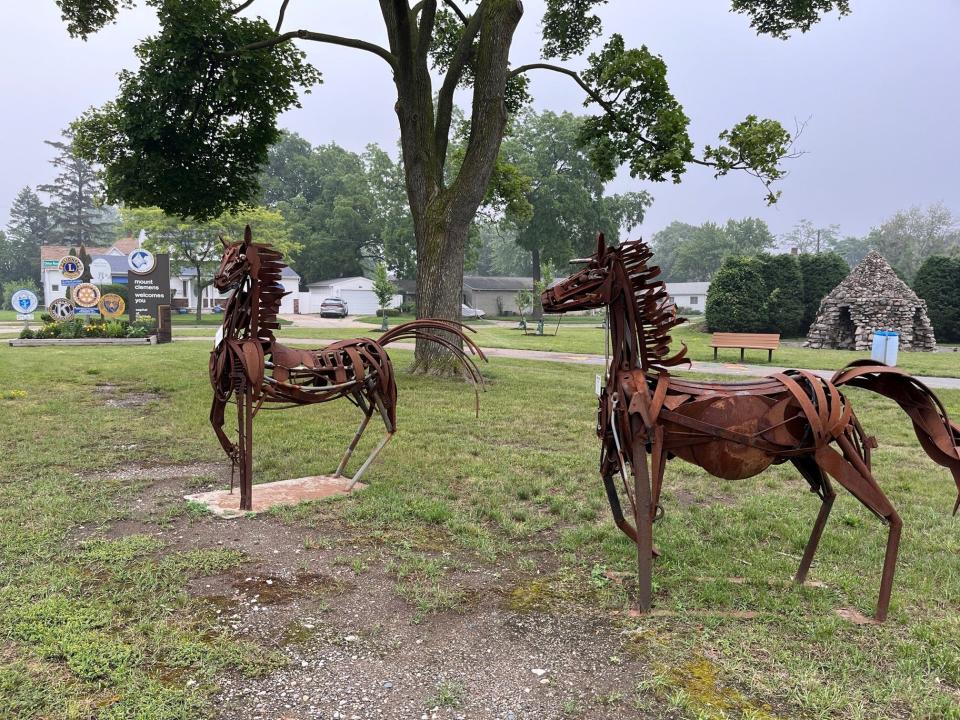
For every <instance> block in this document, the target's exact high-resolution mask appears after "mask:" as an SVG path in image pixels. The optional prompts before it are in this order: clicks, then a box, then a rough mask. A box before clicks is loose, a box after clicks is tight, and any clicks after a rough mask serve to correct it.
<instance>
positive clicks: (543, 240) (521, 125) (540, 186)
mask: <svg viewBox="0 0 960 720" xmlns="http://www.w3.org/2000/svg"><path fill="white" fill-rule="evenodd" d="M583 124H584V119H583V118H578V117H576V116H575V115H572V114H571V113H561V114H556V113H552V112H549V111H545V112H543V113H536V112H534V111H533V110H525V111H523V112H521V113H520V114H519V115H518V116H517V117H516V119H515V120H514V122H513V125H512V128H511V132H510V134H509V135H508V137H507V138H506V139H505V141H504V143H503V145H502V147H501V149H500V155H501V160H502V162H503V163H505V164H509V166H512V167H513V168H516V171H517V172H516V173H515V174H514V175H513V176H512V177H519V178H522V179H521V180H519V181H518V182H517V187H516V189H517V190H518V191H519V192H520V193H521V194H522V199H523V201H524V202H522V203H514V206H515V207H516V208H517V209H515V210H514V211H513V212H510V211H509V210H508V212H507V213H506V223H507V224H508V225H513V226H514V227H516V243H517V245H519V246H520V247H521V248H523V249H524V250H526V251H528V252H529V253H530V268H531V273H532V275H533V278H534V280H535V281H536V280H539V279H540V277H541V274H540V266H541V264H543V263H551V264H553V265H556V266H559V267H563V266H566V264H567V262H568V261H569V260H570V259H571V258H573V257H582V256H583V255H586V254H589V252H590V251H591V249H592V248H593V247H594V246H595V244H596V234H597V232H602V233H604V235H605V236H606V237H607V241H608V242H609V243H611V244H615V243H616V242H618V241H619V239H620V232H621V229H622V228H624V227H633V226H636V225H639V224H640V222H642V221H643V214H644V211H645V210H646V208H647V207H648V206H649V205H650V203H651V202H652V201H653V199H652V198H651V196H650V194H649V193H646V192H629V193H624V194H622V195H604V189H605V185H606V183H605V180H604V178H603V177H602V176H601V174H600V173H599V172H597V169H596V168H595V167H594V165H593V163H592V162H591V161H590V158H589V157H588V156H587V152H586V151H585V150H584V148H583V147H581V146H580V145H578V143H577V138H578V136H579V134H580V132H581V131H582V128H583ZM503 194H504V195H507V193H503ZM517 272H518V270H517V269H514V271H513V272H512V273H511V274H516V273H517Z"/></svg>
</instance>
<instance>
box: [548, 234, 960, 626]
mask: <svg viewBox="0 0 960 720" xmlns="http://www.w3.org/2000/svg"><path fill="white" fill-rule="evenodd" d="M651 256H652V252H651V251H650V249H649V248H648V247H647V246H646V245H645V244H644V243H643V242H640V241H636V242H628V243H625V244H623V245H621V246H620V247H617V248H606V247H605V245H604V241H603V235H600V236H599V237H598V243H597V252H596V254H595V255H594V256H593V257H591V258H589V259H588V260H583V261H579V262H585V263H586V267H585V268H584V269H582V270H580V271H579V272H577V273H575V274H574V275H572V276H571V277H569V278H568V279H566V280H564V281H562V282H560V283H558V284H557V285H555V286H554V287H553V288H551V289H549V290H547V291H546V292H544V293H543V295H542V302H543V308H544V310H546V311H548V312H555V313H562V312H568V311H571V310H584V309H588V308H601V307H606V308H607V327H608V332H609V333H610V340H611V343H610V344H611V347H612V356H611V358H610V363H609V365H608V367H607V375H606V386H605V388H604V389H603V391H602V392H601V393H600V409H599V416H598V420H597V433H598V435H599V436H600V439H601V450H600V475H601V477H602V478H603V483H604V485H605V487H606V492H607V498H608V500H609V502H610V506H611V509H612V511H613V516H614V520H615V522H616V524H617V525H618V527H620V529H621V530H622V531H623V532H624V533H626V534H627V535H628V536H629V537H630V538H631V539H632V540H633V541H634V542H635V543H636V545H637V553H638V583H639V584H638V603H639V605H640V609H641V611H647V610H649V608H650V605H651V592H652V589H651V575H652V564H653V562H652V561H653V557H654V556H655V555H656V551H655V550H654V547H653V523H654V522H655V521H656V520H657V519H658V518H659V517H660V515H661V513H662V508H661V507H660V504H659V502H660V491H661V488H662V485H663V474H664V468H665V465H666V462H667V460H668V459H671V458H673V457H679V458H681V459H683V460H686V461H687V462H690V463H693V464H694V465H699V466H700V467H702V468H703V469H705V470H706V471H707V472H709V473H710V474H712V475H714V476H717V477H721V478H727V479H741V478H749V477H752V476H754V475H756V474H758V473H760V472H761V471H763V470H764V469H765V468H767V467H768V466H769V465H771V464H773V463H783V462H786V461H787V460H789V461H790V462H792V463H793V465H794V466H795V467H796V468H797V470H798V471H799V472H800V474H801V475H802V476H803V478H804V479H805V480H806V481H807V482H808V483H809V484H810V489H811V491H812V492H814V493H816V494H817V495H818V496H819V498H820V500H821V501H822V505H821V508H820V512H819V514H818V516H817V519H816V522H815V523H814V525H813V530H812V532H811V533H810V539H809V541H808V542H807V546H806V549H805V551H804V553H803V558H802V559H801V561H800V568H799V569H798V570H797V574H796V577H795V580H796V582H797V583H801V584H802V583H803V582H804V580H805V579H806V576H807V572H808V571H809V569H810V564H811V562H812V561H813V555H814V553H815V552H816V550H817V545H818V543H819V541H820V536H821V534H822V532H823V528H824V525H825V524H826V522H827V517H828V516H829V514H830V509H831V507H832V505H833V501H834V498H835V496H836V495H835V492H834V490H833V487H832V485H831V480H830V479H831V478H833V479H834V480H835V481H837V482H838V483H840V485H842V486H843V487H844V488H846V489H847V490H848V491H849V492H850V493H851V494H852V495H853V496H854V497H855V498H857V500H859V501H860V502H861V503H863V505H865V506H866V507H867V508H868V509H869V510H870V511H872V512H873V513H874V514H875V515H876V516H877V517H878V518H879V519H880V520H881V521H882V522H883V523H885V524H886V525H887V526H888V527H889V533H888V536H887V548H886V556H885V558H884V563H883V575H882V578H881V581H880V596H879V599H878V601H877V608H876V619H877V620H884V619H885V618H886V615H887V609H888V606H889V602H890V592H891V589H892V587H893V574H894V570H895V567H896V562H897V550H898V547H899V543H900V532H901V527H902V521H901V519H900V516H899V515H898V514H897V511H896V510H895V509H894V507H893V505H892V504H891V503H890V501H889V500H888V499H887V497H886V495H884V493H883V491H882V490H881V489H880V486H879V485H878V484H877V481H876V480H875V479H874V477H873V474H872V472H871V463H870V450H871V448H875V447H876V440H875V439H874V438H872V437H868V436H867V435H866V433H865V432H864V430H863V428H862V427H861V425H860V423H859V422H858V420H857V417H856V415H854V413H853V409H852V408H851V406H850V404H849V402H848V401H847V399H846V398H845V397H844V396H843V395H842V394H841V393H840V392H839V390H838V388H840V387H842V386H844V385H852V386H855V387H861V388H865V389H867V390H870V391H873V392H876V393H879V394H881V395H885V396H886V397H888V398H890V399H892V400H894V401H895V402H896V403H897V404H898V405H899V406H900V407H901V408H902V409H903V410H904V411H905V412H906V413H907V415H908V416H909V417H910V420H911V421H912V422H913V426H914V430H915V431H916V435H917V438H918V439H919V441H920V445H921V447H923V449H924V450H925V451H926V453H927V455H929V456H930V458H931V459H933V460H934V461H935V462H937V463H938V464H940V465H943V466H945V467H947V468H949V469H950V471H951V472H952V473H953V477H954V480H955V481H956V484H957V489H958V497H957V503H956V505H955V506H954V510H953V512H954V514H955V515H956V513H957V509H958V508H960V447H958V445H960V426H958V425H956V424H954V423H951V422H950V420H949V418H948V417H947V412H946V410H945V409H944V407H943V405H942V403H941V402H940V401H939V399H938V398H937V397H936V395H934V394H933V393H932V392H931V391H930V390H929V389H928V388H927V387H926V386H925V385H923V384H922V383H921V382H920V381H918V380H917V379H916V378H913V377H911V376H910V375H908V374H907V373H905V372H903V371H901V370H897V369H896V368H893V367H888V366H886V365H883V364H882V363H876V362H873V361H869V360H858V361H856V362H853V363H851V364H850V365H848V366H847V367H845V368H843V369H842V370H839V371H837V373H836V374H835V375H834V376H833V377H832V378H831V379H830V380H829V381H827V380H824V379H822V378H821V377H819V376H818V375H815V374H813V373H810V372H807V371H804V370H787V371H785V372H783V373H775V374H773V375H770V376H769V377H766V378H762V379H758V380H751V381H747V382H731V383H718V382H697V381H693V380H684V379H679V378H676V377H672V376H671V375H670V373H669V372H668V370H667V368H670V367H674V366H676V365H680V364H682V363H689V362H690V361H689V360H687V359H686V357H685V356H686V352H687V348H686V346H683V348H682V349H681V350H680V351H679V352H677V353H676V354H674V355H671V354H670V340H671V338H670V335H669V332H670V330H671V329H672V328H673V327H675V326H676V325H678V324H680V323H681V322H683V319H682V318H678V317H676V313H675V311H674V310H673V308H672V306H671V305H670V303H669V302H668V299H669V298H668V295H667V292H666V290H665V288H664V285H663V283H662V282H660V281H657V280H656V278H657V276H658V275H659V273H660V269H659V268H658V267H656V266H650V265H648V261H649V260H650V258H651ZM835 446H836V447H835ZM617 475H619V476H620V479H621V480H622V483H623V489H624V491H625V493H626V496H627V499H628V501H629V504H630V508H631V510H632V512H631V515H632V520H633V524H631V522H630V520H628V519H627V518H626V517H624V513H623V507H622V505H621V502H620V495H619V492H618V489H617V485H618V483H617V481H616V480H615V478H616V476H617ZM630 475H632V481H631V480H630V479H629V476H630Z"/></svg>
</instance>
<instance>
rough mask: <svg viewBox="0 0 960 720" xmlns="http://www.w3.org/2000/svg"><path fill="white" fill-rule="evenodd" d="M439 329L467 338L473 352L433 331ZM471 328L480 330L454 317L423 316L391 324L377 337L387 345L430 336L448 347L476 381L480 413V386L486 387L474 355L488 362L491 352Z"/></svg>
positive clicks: (466, 344)
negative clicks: (477, 341) (391, 325)
mask: <svg viewBox="0 0 960 720" xmlns="http://www.w3.org/2000/svg"><path fill="white" fill-rule="evenodd" d="M437 330H441V331H443V332H445V333H450V334H451V335H455V336H457V337H458V338H460V340H462V341H463V344H464V345H465V346H466V347H467V349H468V350H469V353H468V352H467V351H465V350H464V349H463V348H462V347H460V346H459V345H458V344H457V343H456V342H455V341H454V340H452V339H451V338H449V337H447V336H445V335H442V334H438V333H436V332H431V331H437ZM467 330H469V331H470V332H472V333H475V332H476V330H474V329H473V328H472V327H467V326H466V325H464V324H463V323H459V322H455V321H453V320H441V319H440V318H420V319H419V320H411V321H410V322H407V323H403V324H402V325H397V326H395V327H392V328H390V329H389V330H387V331H386V332H385V333H384V334H383V335H381V336H380V337H379V338H378V339H377V344H379V345H380V346H381V347H384V346H386V345H388V344H389V343H392V342H396V341H397V340H426V341H428V342H435V343H437V345H441V346H442V347H445V348H446V349H447V350H449V351H450V352H451V353H452V354H453V356H454V357H455V358H456V359H457V360H458V361H459V362H460V364H461V365H462V366H463V368H464V370H465V371H466V373H467V376H468V377H469V378H470V380H471V382H473V385H474V388H475V392H476V395H477V414H478V415H479V414H480V388H482V387H483V375H481V374H480V369H479V368H478V367H477V364H476V363H475V362H474V360H473V358H472V357H471V356H470V355H476V356H477V357H478V358H480V359H481V360H483V361H484V362H487V356H486V355H484V354H483V350H482V349H481V348H480V346H479V345H477V343H476V341H474V340H473V338H471V337H470V336H469V335H467V333H466V332H465V331H467Z"/></svg>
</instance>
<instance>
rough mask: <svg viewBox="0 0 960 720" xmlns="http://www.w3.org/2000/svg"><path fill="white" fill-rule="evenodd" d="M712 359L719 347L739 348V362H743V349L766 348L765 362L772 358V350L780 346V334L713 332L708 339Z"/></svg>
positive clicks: (714, 357)
mask: <svg viewBox="0 0 960 720" xmlns="http://www.w3.org/2000/svg"><path fill="white" fill-rule="evenodd" d="M710 347H712V348H713V359H714V360H716V359H717V349H719V348H740V362H743V351H744V349H750V350H766V351H767V362H770V361H772V360H773V351H774V350H777V349H779V347H780V335H779V334H774V333H713V336H712V338H711V340H710Z"/></svg>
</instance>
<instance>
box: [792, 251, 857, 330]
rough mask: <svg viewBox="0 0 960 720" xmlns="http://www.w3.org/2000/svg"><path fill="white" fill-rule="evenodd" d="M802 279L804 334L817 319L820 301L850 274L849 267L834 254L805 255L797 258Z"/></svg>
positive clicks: (802, 324)
mask: <svg viewBox="0 0 960 720" xmlns="http://www.w3.org/2000/svg"><path fill="white" fill-rule="evenodd" d="M797 260H798V262H799V263H800V275H801V277H802V278H803V322H802V323H801V329H802V330H803V332H806V330H807V328H809V327H810V325H811V323H813V321H814V320H815V319H816V317H817V311H818V310H820V301H821V300H823V299H824V298H825V297H826V296H827V295H828V294H829V293H830V291H831V290H833V289H834V288H835V287H836V286H837V285H839V284H840V282H841V281H842V280H843V279H844V278H845V277H847V275H849V274H850V266H849V265H847V263H846V261H845V260H844V259H843V258H842V257H840V255H838V254H837V253H835V252H822V253H817V254H810V253H805V254H803V255H800V256H798V258H797Z"/></svg>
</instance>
